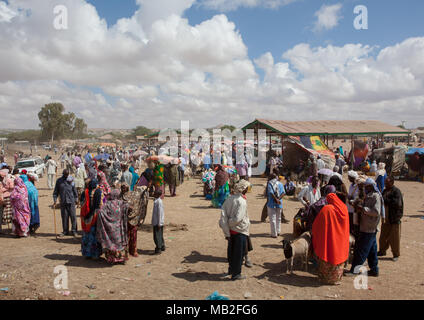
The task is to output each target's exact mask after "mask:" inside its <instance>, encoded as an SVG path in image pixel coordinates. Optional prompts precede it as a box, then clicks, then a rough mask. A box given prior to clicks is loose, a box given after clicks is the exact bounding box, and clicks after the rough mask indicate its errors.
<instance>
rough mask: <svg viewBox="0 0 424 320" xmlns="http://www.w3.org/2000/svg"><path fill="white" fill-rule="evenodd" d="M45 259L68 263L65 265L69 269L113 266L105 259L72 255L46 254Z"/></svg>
mask: <svg viewBox="0 0 424 320" xmlns="http://www.w3.org/2000/svg"><path fill="white" fill-rule="evenodd" d="M44 258H46V259H49V260H57V261H66V260H67V262H65V263H64V264H63V265H65V266H67V267H79V268H89V269H96V268H111V267H113V265H111V264H109V263H107V261H106V260H105V259H103V258H101V259H100V260H97V261H95V260H91V259H86V258H85V257H83V256H76V255H71V254H46V255H45V256H44Z"/></svg>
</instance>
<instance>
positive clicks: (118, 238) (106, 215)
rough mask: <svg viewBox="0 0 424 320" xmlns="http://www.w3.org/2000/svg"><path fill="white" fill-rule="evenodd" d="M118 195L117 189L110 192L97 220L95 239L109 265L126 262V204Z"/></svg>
mask: <svg viewBox="0 0 424 320" xmlns="http://www.w3.org/2000/svg"><path fill="white" fill-rule="evenodd" d="M120 194H121V192H120V191H119V190H117V189H113V190H112V191H111V193H110V194H109V196H108V200H107V201H106V203H105V204H104V205H103V207H102V208H101V209H100V213H99V215H98V218H97V239H98V241H99V242H100V244H101V246H102V248H103V252H104V253H105V256H106V260H107V261H108V262H109V263H111V264H116V263H124V264H125V261H127V260H128V225H127V223H128V217H127V211H128V204H127V203H125V202H124V201H123V200H121V199H120Z"/></svg>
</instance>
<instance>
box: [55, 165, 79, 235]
mask: <svg viewBox="0 0 424 320" xmlns="http://www.w3.org/2000/svg"><path fill="white" fill-rule="evenodd" d="M68 177H69V171H68V170H66V169H65V170H63V175H62V177H60V178H59V179H57V181H56V186H55V189H54V192H53V202H54V203H53V207H55V206H56V202H57V198H58V197H60V213H61V216H62V227H63V232H62V234H61V235H60V236H61V237H63V236H67V235H68V234H69V218H71V224H72V226H71V232H72V234H73V236H74V237H76V236H77V216H76V211H75V205H76V202H77V198H78V194H77V190H76V189H75V185H74V184H73V179H68ZM69 178H70V177H69Z"/></svg>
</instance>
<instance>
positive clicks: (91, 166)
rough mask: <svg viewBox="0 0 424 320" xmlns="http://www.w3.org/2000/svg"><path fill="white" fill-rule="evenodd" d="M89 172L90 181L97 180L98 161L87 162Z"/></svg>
mask: <svg viewBox="0 0 424 320" xmlns="http://www.w3.org/2000/svg"><path fill="white" fill-rule="evenodd" d="M87 171H88V179H90V180H97V168H96V161H94V160H90V162H87Z"/></svg>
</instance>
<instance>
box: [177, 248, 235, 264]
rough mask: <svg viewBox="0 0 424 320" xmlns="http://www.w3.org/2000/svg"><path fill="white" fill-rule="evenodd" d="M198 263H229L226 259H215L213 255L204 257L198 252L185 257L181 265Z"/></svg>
mask: <svg viewBox="0 0 424 320" xmlns="http://www.w3.org/2000/svg"><path fill="white" fill-rule="evenodd" d="M197 262H223V263H227V262H228V261H227V258H224V257H214V256H211V255H203V254H201V253H200V252H198V251H192V252H191V254H189V255H188V256H186V257H184V260H183V261H182V262H181V263H197Z"/></svg>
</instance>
